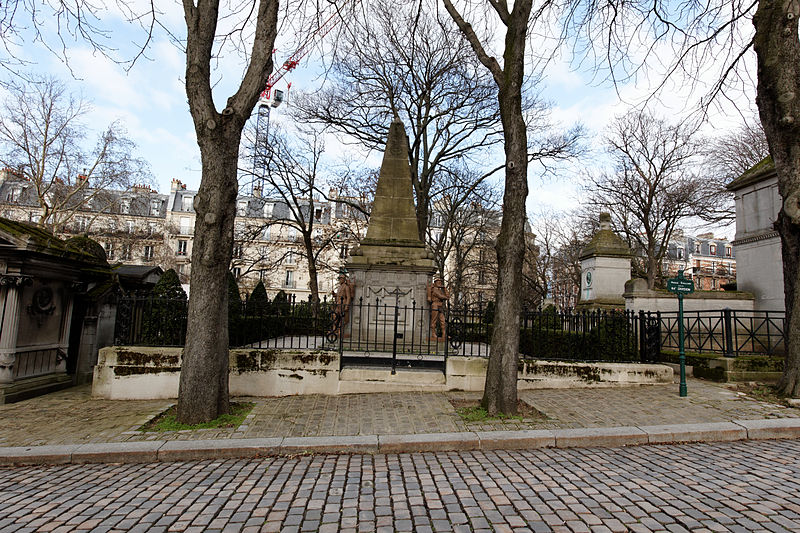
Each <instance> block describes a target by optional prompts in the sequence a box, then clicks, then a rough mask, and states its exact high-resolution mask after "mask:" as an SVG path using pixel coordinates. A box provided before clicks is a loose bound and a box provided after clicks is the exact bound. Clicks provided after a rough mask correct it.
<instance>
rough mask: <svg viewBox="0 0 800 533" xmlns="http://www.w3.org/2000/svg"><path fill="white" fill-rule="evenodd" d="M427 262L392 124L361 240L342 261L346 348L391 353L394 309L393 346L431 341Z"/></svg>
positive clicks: (401, 140) (402, 149)
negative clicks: (347, 287) (347, 283)
mask: <svg viewBox="0 0 800 533" xmlns="http://www.w3.org/2000/svg"><path fill="white" fill-rule="evenodd" d="M432 257H433V256H432V254H431V253H430V251H429V250H427V249H426V247H425V244H424V243H423V242H422V241H421V240H420V238H419V231H418V228H417V217H416V211H415V209H414V196H413V190H412V185H411V168H410V166H409V163H408V138H407V137H406V133H405V128H404V127H403V123H402V122H401V121H399V120H395V121H393V122H392V124H391V126H390V127H389V135H388V138H387V140H386V150H385V151H384V154H383V163H382V164H381V170H380V175H379V177H378V186H377V190H376V192H375V201H374V203H373V205H372V214H371V215H370V220H369V225H368V227H367V234H366V237H365V238H364V239H362V240H361V242H360V243H359V245H358V246H357V247H356V248H354V249H353V251H352V252H351V254H350V258H349V260H348V262H347V271H348V273H349V275H350V279H351V280H352V281H353V282H354V284H355V297H354V299H353V303H352V306H351V311H350V313H351V316H350V322H349V324H348V326H347V328H346V331H345V332H344V334H345V338H346V339H348V340H347V344H349V345H352V346H354V347H355V345H357V344H360V345H363V344H365V343H366V345H367V346H366V349H368V350H376V351H391V350H392V341H393V338H392V336H393V333H394V320H395V307H399V308H400V312H399V314H398V316H397V321H398V326H397V333H398V335H397V337H398V344H401V345H405V346H409V345H411V344H414V345H415V346H418V345H421V344H426V345H427V344H428V343H429V342H435V340H432V339H433V338H432V337H431V335H430V304H429V302H428V300H427V287H428V285H429V284H430V283H431V278H432V276H433V273H434V272H435V271H436V267H435V266H434V262H433V259H432ZM412 308H413V309H415V311H413V312H412ZM348 335H349V337H348Z"/></svg>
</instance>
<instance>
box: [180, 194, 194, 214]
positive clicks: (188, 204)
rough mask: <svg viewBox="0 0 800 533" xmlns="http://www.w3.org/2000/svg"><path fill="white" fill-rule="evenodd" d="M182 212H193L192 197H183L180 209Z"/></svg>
mask: <svg viewBox="0 0 800 533" xmlns="http://www.w3.org/2000/svg"><path fill="white" fill-rule="evenodd" d="M181 210H182V211H192V210H194V196H184V197H183V206H182V208H181Z"/></svg>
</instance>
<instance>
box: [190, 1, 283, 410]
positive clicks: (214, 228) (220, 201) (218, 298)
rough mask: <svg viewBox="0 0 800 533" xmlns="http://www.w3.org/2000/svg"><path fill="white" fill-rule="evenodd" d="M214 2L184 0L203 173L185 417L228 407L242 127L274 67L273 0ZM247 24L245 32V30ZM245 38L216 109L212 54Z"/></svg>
mask: <svg viewBox="0 0 800 533" xmlns="http://www.w3.org/2000/svg"><path fill="white" fill-rule="evenodd" d="M226 7H228V6H227V5H226V6H222V9H221V6H220V3H219V1H218V0H212V1H209V2H200V3H199V4H197V5H195V4H194V3H193V2H189V1H188V0H185V1H184V2H183V9H184V16H185V19H186V30H187V39H186V95H187V97H188V100H189V110H190V112H191V115H192V119H193V121H194V125H195V132H196V134H197V143H198V145H199V146H200V159H201V162H202V177H201V180H200V187H199V189H198V191H197V195H196V196H195V200H194V209H195V212H196V222H195V231H194V245H193V250H192V274H191V284H192V286H193V287H195V288H196V289H195V290H193V291H192V292H191V297H190V298H189V311H188V322H187V332H186V346H185V348H184V352H183V361H182V365H181V378H180V386H179V390H178V409H177V411H178V413H177V418H178V420H180V421H181V422H183V423H190V424H191V423H198V422H202V421H207V420H211V419H213V418H216V417H217V416H219V415H220V414H224V413H227V412H228V411H229V395H228V332H227V328H225V327H223V326H221V325H224V324H227V323H228V293H227V283H226V280H227V278H226V276H227V273H228V266H229V265H230V262H231V256H232V249H233V225H234V218H235V216H236V194H237V190H238V187H237V170H238V157H239V142H240V140H241V137H242V129H243V128H244V126H245V123H246V122H247V120H248V119H249V118H250V114H251V113H252V112H253V108H254V107H255V105H256V102H257V101H258V98H259V95H260V94H261V91H262V90H263V89H264V80H266V79H267V76H268V75H269V73H270V71H271V70H272V50H273V48H274V43H275V36H276V34H277V27H278V0H260V1H259V2H258V3H257V4H255V5H254V6H242V7H241V9H243V11H240V12H234V13H230V12H227V11H225V8H226ZM236 16H241V17H242V22H241V26H240V27H238V28H234V31H233V32H231V33H227V32H226V33H225V34H223V35H222V36H219V33H218V25H219V24H220V22H221V20H222V21H224V22H225V24H226V28H228V26H229V23H230V19H232V18H234V17H236ZM245 30H249V32H250V33H248V34H247V35H246V36H242V35H243V32H244V31H245ZM236 35H238V36H241V38H242V44H243V46H244V45H245V43H246V42H250V43H251V45H250V47H249V50H248V53H247V58H246V63H245V64H246V69H245V72H244V75H243V77H242V80H241V82H240V84H239V87H238V88H237V90H236V92H235V93H234V94H233V95H232V96H230V97H229V98H228V99H227V101H226V103H225V106H224V108H223V109H222V110H221V111H218V110H217V107H216V105H215V103H214V98H213V95H212V78H211V73H212V64H211V62H212V58H213V56H214V54H215V52H214V50H215V45H219V42H218V37H219V38H220V39H223V40H224V39H229V38H233V37H232V36H236Z"/></svg>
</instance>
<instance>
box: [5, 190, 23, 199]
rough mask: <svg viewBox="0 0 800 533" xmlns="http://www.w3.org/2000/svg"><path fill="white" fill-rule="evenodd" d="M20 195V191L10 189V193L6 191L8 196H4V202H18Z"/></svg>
mask: <svg viewBox="0 0 800 533" xmlns="http://www.w3.org/2000/svg"><path fill="white" fill-rule="evenodd" d="M21 194H22V189H20V188H17V187H15V188H13V189H11V190H10V191H8V195H7V196H6V201H7V202H18V201H19V197H20V195H21Z"/></svg>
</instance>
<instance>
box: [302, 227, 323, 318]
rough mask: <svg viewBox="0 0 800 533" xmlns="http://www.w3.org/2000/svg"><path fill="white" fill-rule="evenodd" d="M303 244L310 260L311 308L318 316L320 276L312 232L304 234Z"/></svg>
mask: <svg viewBox="0 0 800 533" xmlns="http://www.w3.org/2000/svg"><path fill="white" fill-rule="evenodd" d="M312 214H313V213H312ZM303 246H304V248H305V252H306V261H307V262H308V288H309V290H310V291H311V310H312V313H313V315H314V318H316V317H317V315H318V314H319V276H318V275H317V263H316V261H314V243H313V239H312V236H311V233H307V234H305V235H303Z"/></svg>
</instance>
